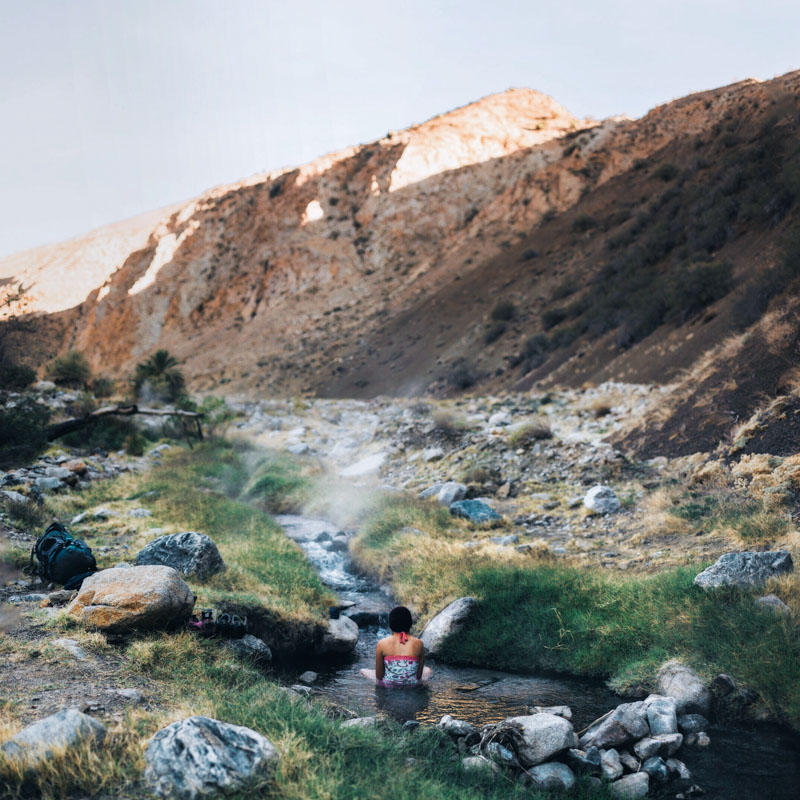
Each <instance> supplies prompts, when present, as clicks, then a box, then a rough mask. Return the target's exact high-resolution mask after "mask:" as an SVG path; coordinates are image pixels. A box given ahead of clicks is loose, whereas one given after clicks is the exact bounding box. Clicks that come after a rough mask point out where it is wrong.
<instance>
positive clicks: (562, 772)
mask: <svg viewBox="0 0 800 800" xmlns="http://www.w3.org/2000/svg"><path fill="white" fill-rule="evenodd" d="M528 775H530V777H531V778H532V779H533V787H534V789H541V790H543V791H553V790H555V791H558V792H568V791H570V790H571V789H572V788H574V786H575V775H574V774H573V773H572V770H571V769H570V768H569V767H568V766H567V765H566V764H560V763H559V762H558V761H554V762H551V763H549V764H539V766H538V767H531V769H529V770H528Z"/></svg>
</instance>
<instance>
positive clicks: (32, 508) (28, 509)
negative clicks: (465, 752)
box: [6, 499, 51, 531]
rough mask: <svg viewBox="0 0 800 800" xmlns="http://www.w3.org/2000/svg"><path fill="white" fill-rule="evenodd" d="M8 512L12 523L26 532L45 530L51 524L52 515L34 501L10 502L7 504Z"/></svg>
mask: <svg viewBox="0 0 800 800" xmlns="http://www.w3.org/2000/svg"><path fill="white" fill-rule="evenodd" d="M6 512H7V513H8V516H9V518H10V519H11V522H12V523H13V524H14V525H15V526H16V527H17V528H22V529H23V530H26V531H34V530H38V529H39V528H42V529H43V528H45V527H47V525H48V524H49V523H50V521H51V519H50V514H49V513H48V511H47V509H46V508H45V507H44V506H43V505H40V504H39V503H37V502H35V501H34V500H32V499H30V500H9V502H8V503H6Z"/></svg>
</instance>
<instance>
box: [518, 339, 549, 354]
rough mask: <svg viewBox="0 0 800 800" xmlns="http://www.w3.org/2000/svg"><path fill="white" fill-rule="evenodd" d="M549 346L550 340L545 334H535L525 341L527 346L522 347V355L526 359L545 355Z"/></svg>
mask: <svg viewBox="0 0 800 800" xmlns="http://www.w3.org/2000/svg"><path fill="white" fill-rule="evenodd" d="M548 344H549V340H548V338H547V337H546V336H545V335H544V334H543V333H535V334H534V335H533V336H529V337H528V338H527V339H526V340H525V344H524V345H523V346H522V355H523V356H524V357H525V358H526V359H532V358H536V357H538V356H540V355H544V354H545V353H546V352H547V347H548Z"/></svg>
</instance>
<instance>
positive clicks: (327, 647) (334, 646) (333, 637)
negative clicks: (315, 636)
mask: <svg viewBox="0 0 800 800" xmlns="http://www.w3.org/2000/svg"><path fill="white" fill-rule="evenodd" d="M357 643H358V625H356V623H355V622H353V620H351V619H350V618H349V617H342V616H340V617H339V618H338V619H329V620H328V628H327V630H326V631H325V633H324V634H323V635H322V641H321V642H320V643H319V646H318V647H317V653H318V654H320V655H329V654H330V655H339V654H346V653H352V652H353V650H355V648H356V644H357Z"/></svg>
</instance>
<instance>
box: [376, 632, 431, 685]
mask: <svg viewBox="0 0 800 800" xmlns="http://www.w3.org/2000/svg"><path fill="white" fill-rule="evenodd" d="M407 641H408V635H407V634H404V633H401V634H400V644H405V643H406V642H407ZM383 666H384V675H383V678H382V679H381V680H379V681H378V685H379V686H419V685H420V683H421V681H419V680H417V667H418V666H419V658H417V656H384V657H383Z"/></svg>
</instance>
